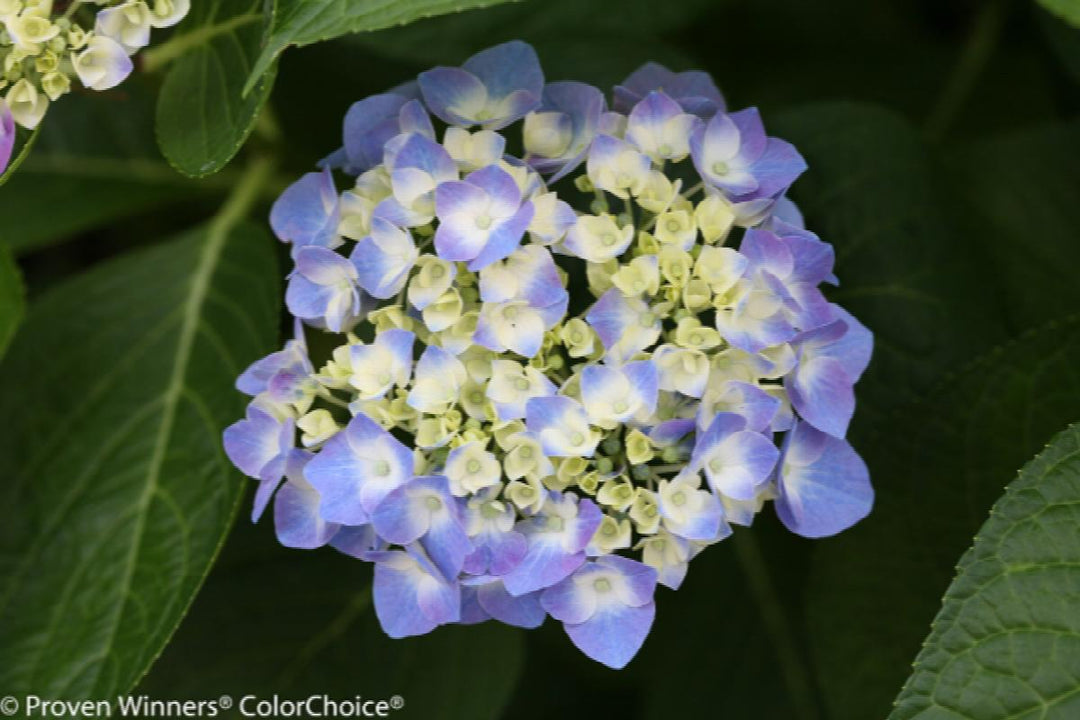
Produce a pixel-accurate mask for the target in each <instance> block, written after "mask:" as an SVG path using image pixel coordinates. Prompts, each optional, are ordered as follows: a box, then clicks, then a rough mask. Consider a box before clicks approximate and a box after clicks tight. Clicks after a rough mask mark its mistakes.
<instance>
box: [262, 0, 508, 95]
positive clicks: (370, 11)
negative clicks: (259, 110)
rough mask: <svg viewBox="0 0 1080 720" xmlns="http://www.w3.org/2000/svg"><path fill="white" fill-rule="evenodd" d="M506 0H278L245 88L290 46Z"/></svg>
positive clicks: (378, 28) (308, 43)
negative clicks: (264, 41)
mask: <svg viewBox="0 0 1080 720" xmlns="http://www.w3.org/2000/svg"><path fill="white" fill-rule="evenodd" d="M506 1H507V0H278V4H277V11H276V13H275V14H274V23H273V27H272V28H271V31H270V37H269V40H268V41H267V43H266V46H265V47H264V48H263V49H262V52H261V53H260V54H259V57H258V59H257V60H256V61H255V66H254V67H253V68H252V69H251V72H250V75H249V76H248V79H247V85H246V86H245V87H244V92H245V93H250V92H251V91H252V89H253V88H255V87H256V85H257V84H258V83H261V82H262V80H261V78H262V77H263V75H264V74H266V73H267V71H268V70H270V68H271V67H272V66H273V64H274V61H275V60H276V59H277V57H278V55H280V54H281V53H282V51H284V50H285V48H287V47H289V46H290V45H310V44H311V43H315V42H320V41H323V40H330V39H332V38H336V37H339V36H341V35H345V34H347V33H355V32H366V31H371V30H381V29H383V28H388V27H393V26H394V25H404V24H406V23H410V22H413V21H414V20H419V19H420V18H426V17H432V16H434V15H444V14H446V13H454V12H461V11H462V10H471V9H474V8H482V7H487V6H489V5H496V4H498V3H500V2H506Z"/></svg>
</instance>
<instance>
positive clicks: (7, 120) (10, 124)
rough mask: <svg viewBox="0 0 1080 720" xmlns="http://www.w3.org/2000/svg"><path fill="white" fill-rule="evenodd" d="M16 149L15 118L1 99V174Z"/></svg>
mask: <svg viewBox="0 0 1080 720" xmlns="http://www.w3.org/2000/svg"><path fill="white" fill-rule="evenodd" d="M14 147H15V118H14V117H13V116H12V114H11V108H9V107H8V105H7V103H6V102H4V100H3V99H0V173H3V172H4V171H5V170H6V169H7V166H8V163H9V162H10V161H11V153H12V150H13V149H14Z"/></svg>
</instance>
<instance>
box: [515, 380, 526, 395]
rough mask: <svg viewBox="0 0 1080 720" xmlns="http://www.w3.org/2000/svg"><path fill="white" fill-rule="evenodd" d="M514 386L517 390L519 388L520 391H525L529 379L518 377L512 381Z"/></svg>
mask: <svg viewBox="0 0 1080 720" xmlns="http://www.w3.org/2000/svg"><path fill="white" fill-rule="evenodd" d="M514 387H515V388H517V389H518V390H521V391H522V392H525V391H526V390H528V389H529V381H528V380H526V379H525V378H518V379H517V380H515V381H514Z"/></svg>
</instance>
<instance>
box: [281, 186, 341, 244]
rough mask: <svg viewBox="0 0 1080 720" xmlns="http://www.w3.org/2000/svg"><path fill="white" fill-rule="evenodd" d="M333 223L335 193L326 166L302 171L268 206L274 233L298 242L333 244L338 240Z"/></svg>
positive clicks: (335, 209)
mask: <svg viewBox="0 0 1080 720" xmlns="http://www.w3.org/2000/svg"><path fill="white" fill-rule="evenodd" d="M337 226H338V193H337V188H335V187H334V178H333V175H331V174H330V170H329V168H327V169H326V170H323V171H322V172H312V173H307V174H305V175H304V176H303V177H301V178H300V179H299V180H297V181H296V182H294V183H293V184H292V185H290V186H289V187H287V188H286V189H285V192H283V193H282V194H281V196H280V197H279V198H278V199H277V200H276V201H275V202H274V206H273V207H272V208H271V209H270V227H271V228H273V230H274V234H275V235H277V237H278V238H279V239H280V240H283V241H285V242H291V243H295V244H296V245H298V246H302V245H322V246H326V247H330V246H333V245H334V244H336V243H337V241H338V237H337Z"/></svg>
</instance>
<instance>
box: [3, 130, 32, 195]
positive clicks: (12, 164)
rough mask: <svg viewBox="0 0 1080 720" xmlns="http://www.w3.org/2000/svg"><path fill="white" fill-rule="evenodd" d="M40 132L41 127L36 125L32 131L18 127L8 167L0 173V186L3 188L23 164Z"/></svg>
mask: <svg viewBox="0 0 1080 720" xmlns="http://www.w3.org/2000/svg"><path fill="white" fill-rule="evenodd" d="M39 130H41V125H38V126H37V127H36V128H34V129H33V130H27V129H26V128H24V127H19V128H17V129H16V132H15V146H14V147H13V148H12V155H11V159H10V160H9V161H8V166H7V167H6V168H4V171H3V172H2V173H0V186H3V185H4V183H6V182H7V181H8V180H10V179H11V176H12V175H14V174H15V171H16V170H17V169H18V168H19V166H20V165H22V164H23V161H24V160H26V157H27V156H28V155H29V154H30V150H31V149H33V147H34V141H35V140H37V136H38V131H39Z"/></svg>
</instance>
